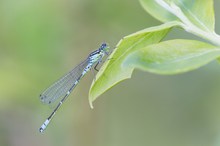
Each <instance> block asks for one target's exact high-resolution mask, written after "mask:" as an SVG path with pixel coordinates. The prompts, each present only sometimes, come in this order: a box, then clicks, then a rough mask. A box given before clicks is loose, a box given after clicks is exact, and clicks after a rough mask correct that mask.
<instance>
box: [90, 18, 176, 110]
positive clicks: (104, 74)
mask: <svg viewBox="0 0 220 146" xmlns="http://www.w3.org/2000/svg"><path fill="white" fill-rule="evenodd" d="M178 25H179V23H178V22H170V23H165V24H163V25H160V26H157V27H151V28H147V29H144V30H142V31H139V32H136V33H134V34H131V35H129V36H126V37H124V38H123V39H122V40H121V41H120V42H119V43H118V45H117V47H116V48H115V49H114V51H113V53H112V54H111V55H110V56H109V58H110V59H109V60H107V61H106V62H105V63H104V64H103V66H102V68H101V69H100V71H99V72H98V74H97V76H96V81H95V82H93V83H92V85H91V88H90V92H89V102H90V105H91V107H92V102H93V101H94V100H95V99H96V98H97V97H98V96H99V95H101V94H102V93H104V92H105V91H106V90H108V89H109V88H111V87H112V86H114V85H115V84H117V83H118V82H120V81H122V80H124V79H127V78H130V77H131V74H132V71H133V68H130V67H127V66H126V67H124V66H122V63H123V62H124V60H125V59H126V57H127V56H129V55H130V54H131V53H133V52H135V51H136V50H139V49H142V48H144V47H146V46H148V45H151V44H154V43H158V42H159V41H160V40H161V39H162V38H163V37H164V36H165V35H166V34H167V33H168V32H169V30H170V28H172V27H174V26H178Z"/></svg>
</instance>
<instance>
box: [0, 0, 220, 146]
mask: <svg viewBox="0 0 220 146" xmlns="http://www.w3.org/2000/svg"><path fill="white" fill-rule="evenodd" d="M219 6H220V2H219V1H217V0H216V1H215V8H216V14H217V16H216V18H217V20H216V21H217V24H216V27H217V32H220V23H219V19H218V18H219V15H218V14H219V13H220V10H219V9H218V8H219ZM201 11H202V10H201ZM159 24H160V22H158V21H157V20H155V19H154V18H152V17H151V16H150V15H148V14H147V13H146V12H145V11H144V10H143V9H142V7H141V6H140V4H139V2H138V1H137V0H120V1H118V0H111V1H110V0H109V1H104V0H19V1H18V0H1V1H0V145H1V146H30V145H31V146H39V145H41V146H60V145H64V146H74V145H75V146H134V145H135V146H161V145H163V146H219V145H220V78H219V74H220V67H219V64H218V63H217V62H212V63H210V64H209V65H206V66H205V67H202V68H200V69H198V70H196V71H192V72H189V73H184V74H180V75H174V76H160V75H155V74H151V73H146V72H141V71H138V70H136V71H135V72H134V74H133V76H132V78H131V79H130V80H126V81H124V82H122V83H120V84H118V85H117V86H115V87H113V88H112V89H111V90H109V91H108V92H106V93H105V94H103V95H102V96H101V97H100V98H98V100H96V101H95V103H94V106H95V109H93V110H91V109H90V107H89V104H88V91H89V87H90V85H91V82H92V79H93V75H92V74H89V75H88V76H86V77H85V78H84V79H83V80H82V82H81V83H80V84H79V86H78V87H77V88H76V89H75V90H74V92H73V93H72V94H71V96H70V98H69V99H68V100H67V102H66V103H65V104H64V105H63V106H62V108H61V109H60V111H59V112H58V113H57V114H56V116H55V118H54V119H53V121H52V122H51V124H50V125H49V127H48V128H47V130H46V131H45V133H43V134H41V133H39V132H38V128H39V126H41V124H42V122H44V120H45V118H47V116H48V115H49V114H50V113H51V112H52V110H53V109H52V108H49V107H48V106H47V105H43V104H41V102H40V100H39V98H38V97H39V94H40V93H41V92H42V91H43V90H44V89H45V88H46V87H48V86H49V85H50V84H51V83H53V82H54V81H55V80H56V79H58V78H59V77H61V76H62V75H63V74H65V73H66V72H68V71H69V70H71V69H72V68H73V67H74V66H75V65H77V64H78V63H79V62H80V61H82V60H83V59H85V58H86V57H87V55H88V54H89V53H90V52H91V51H93V50H94V49H96V48H97V47H98V46H99V45H100V43H102V42H103V41H106V42H108V43H109V44H110V46H112V47H114V46H115V45H116V44H117V42H118V41H119V40H120V39H121V38H122V37H123V36H125V35H128V34H131V33H133V32H136V31H138V30H141V29H143V28H146V27H150V26H154V25H159ZM172 38H192V39H197V38H196V37H193V36H191V35H189V34H187V33H184V32H183V31H181V30H179V29H174V30H172V32H171V33H170V34H169V36H168V37H167V39H172Z"/></svg>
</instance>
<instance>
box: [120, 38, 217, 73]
mask: <svg viewBox="0 0 220 146" xmlns="http://www.w3.org/2000/svg"><path fill="white" fill-rule="evenodd" d="M219 56H220V49H219V48H216V47H215V46H212V45H210V44H207V43H203V42H199V41H194V40H181V39H179V40H178V39H177V40H170V41H165V42H161V43H158V44H155V45H150V46H147V47H145V48H142V49H140V50H137V51H136V52H134V53H132V54H130V55H129V56H128V57H127V58H126V60H125V61H124V62H123V64H122V66H125V67H126V66H129V67H131V68H139V69H141V70H144V71H149V72H152V73H157V74H177V73H183V72H187V71H190V70H193V69H197V68H199V67H201V66H203V65H205V64H207V63H209V62H210V61H212V60H215V59H216V58H218V57H219Z"/></svg>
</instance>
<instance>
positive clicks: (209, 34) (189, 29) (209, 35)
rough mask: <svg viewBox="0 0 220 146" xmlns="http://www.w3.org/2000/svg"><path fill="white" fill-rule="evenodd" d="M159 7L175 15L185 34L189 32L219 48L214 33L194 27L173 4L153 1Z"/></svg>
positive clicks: (218, 42) (157, 0) (219, 37)
mask: <svg viewBox="0 0 220 146" xmlns="http://www.w3.org/2000/svg"><path fill="white" fill-rule="evenodd" d="M155 1H156V2H157V3H158V4H159V5H160V6H162V7H163V8H164V9H166V10H167V11H169V12H170V13H172V14H173V15H175V16H176V17H177V18H179V20H180V21H181V22H182V24H181V25H180V26H181V27H182V28H184V29H185V30H186V31H187V32H190V33H192V34H194V35H196V36H199V37H201V38H203V39H206V40H208V41H209V42H211V43H213V44H214V45H217V46H220V36H219V35H217V34H216V33H215V32H214V31H213V32H212V31H209V30H208V29H207V28H204V29H205V30H203V29H200V28H199V27H197V26H196V25H194V24H193V23H192V22H191V21H190V20H189V19H188V18H187V17H186V16H185V14H184V13H183V12H182V10H181V9H180V8H179V7H178V6H177V5H176V4H175V3H173V2H172V3H170V5H169V4H167V3H166V2H165V1H164V0H155Z"/></svg>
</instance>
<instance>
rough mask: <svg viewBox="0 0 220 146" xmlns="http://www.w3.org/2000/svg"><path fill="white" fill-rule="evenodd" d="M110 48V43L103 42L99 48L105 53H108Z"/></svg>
mask: <svg viewBox="0 0 220 146" xmlns="http://www.w3.org/2000/svg"><path fill="white" fill-rule="evenodd" d="M109 48H110V47H109V46H108V44H106V43H102V45H101V46H100V48H99V50H100V51H104V53H105V54H107V55H108V53H109V51H110V50H109Z"/></svg>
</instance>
